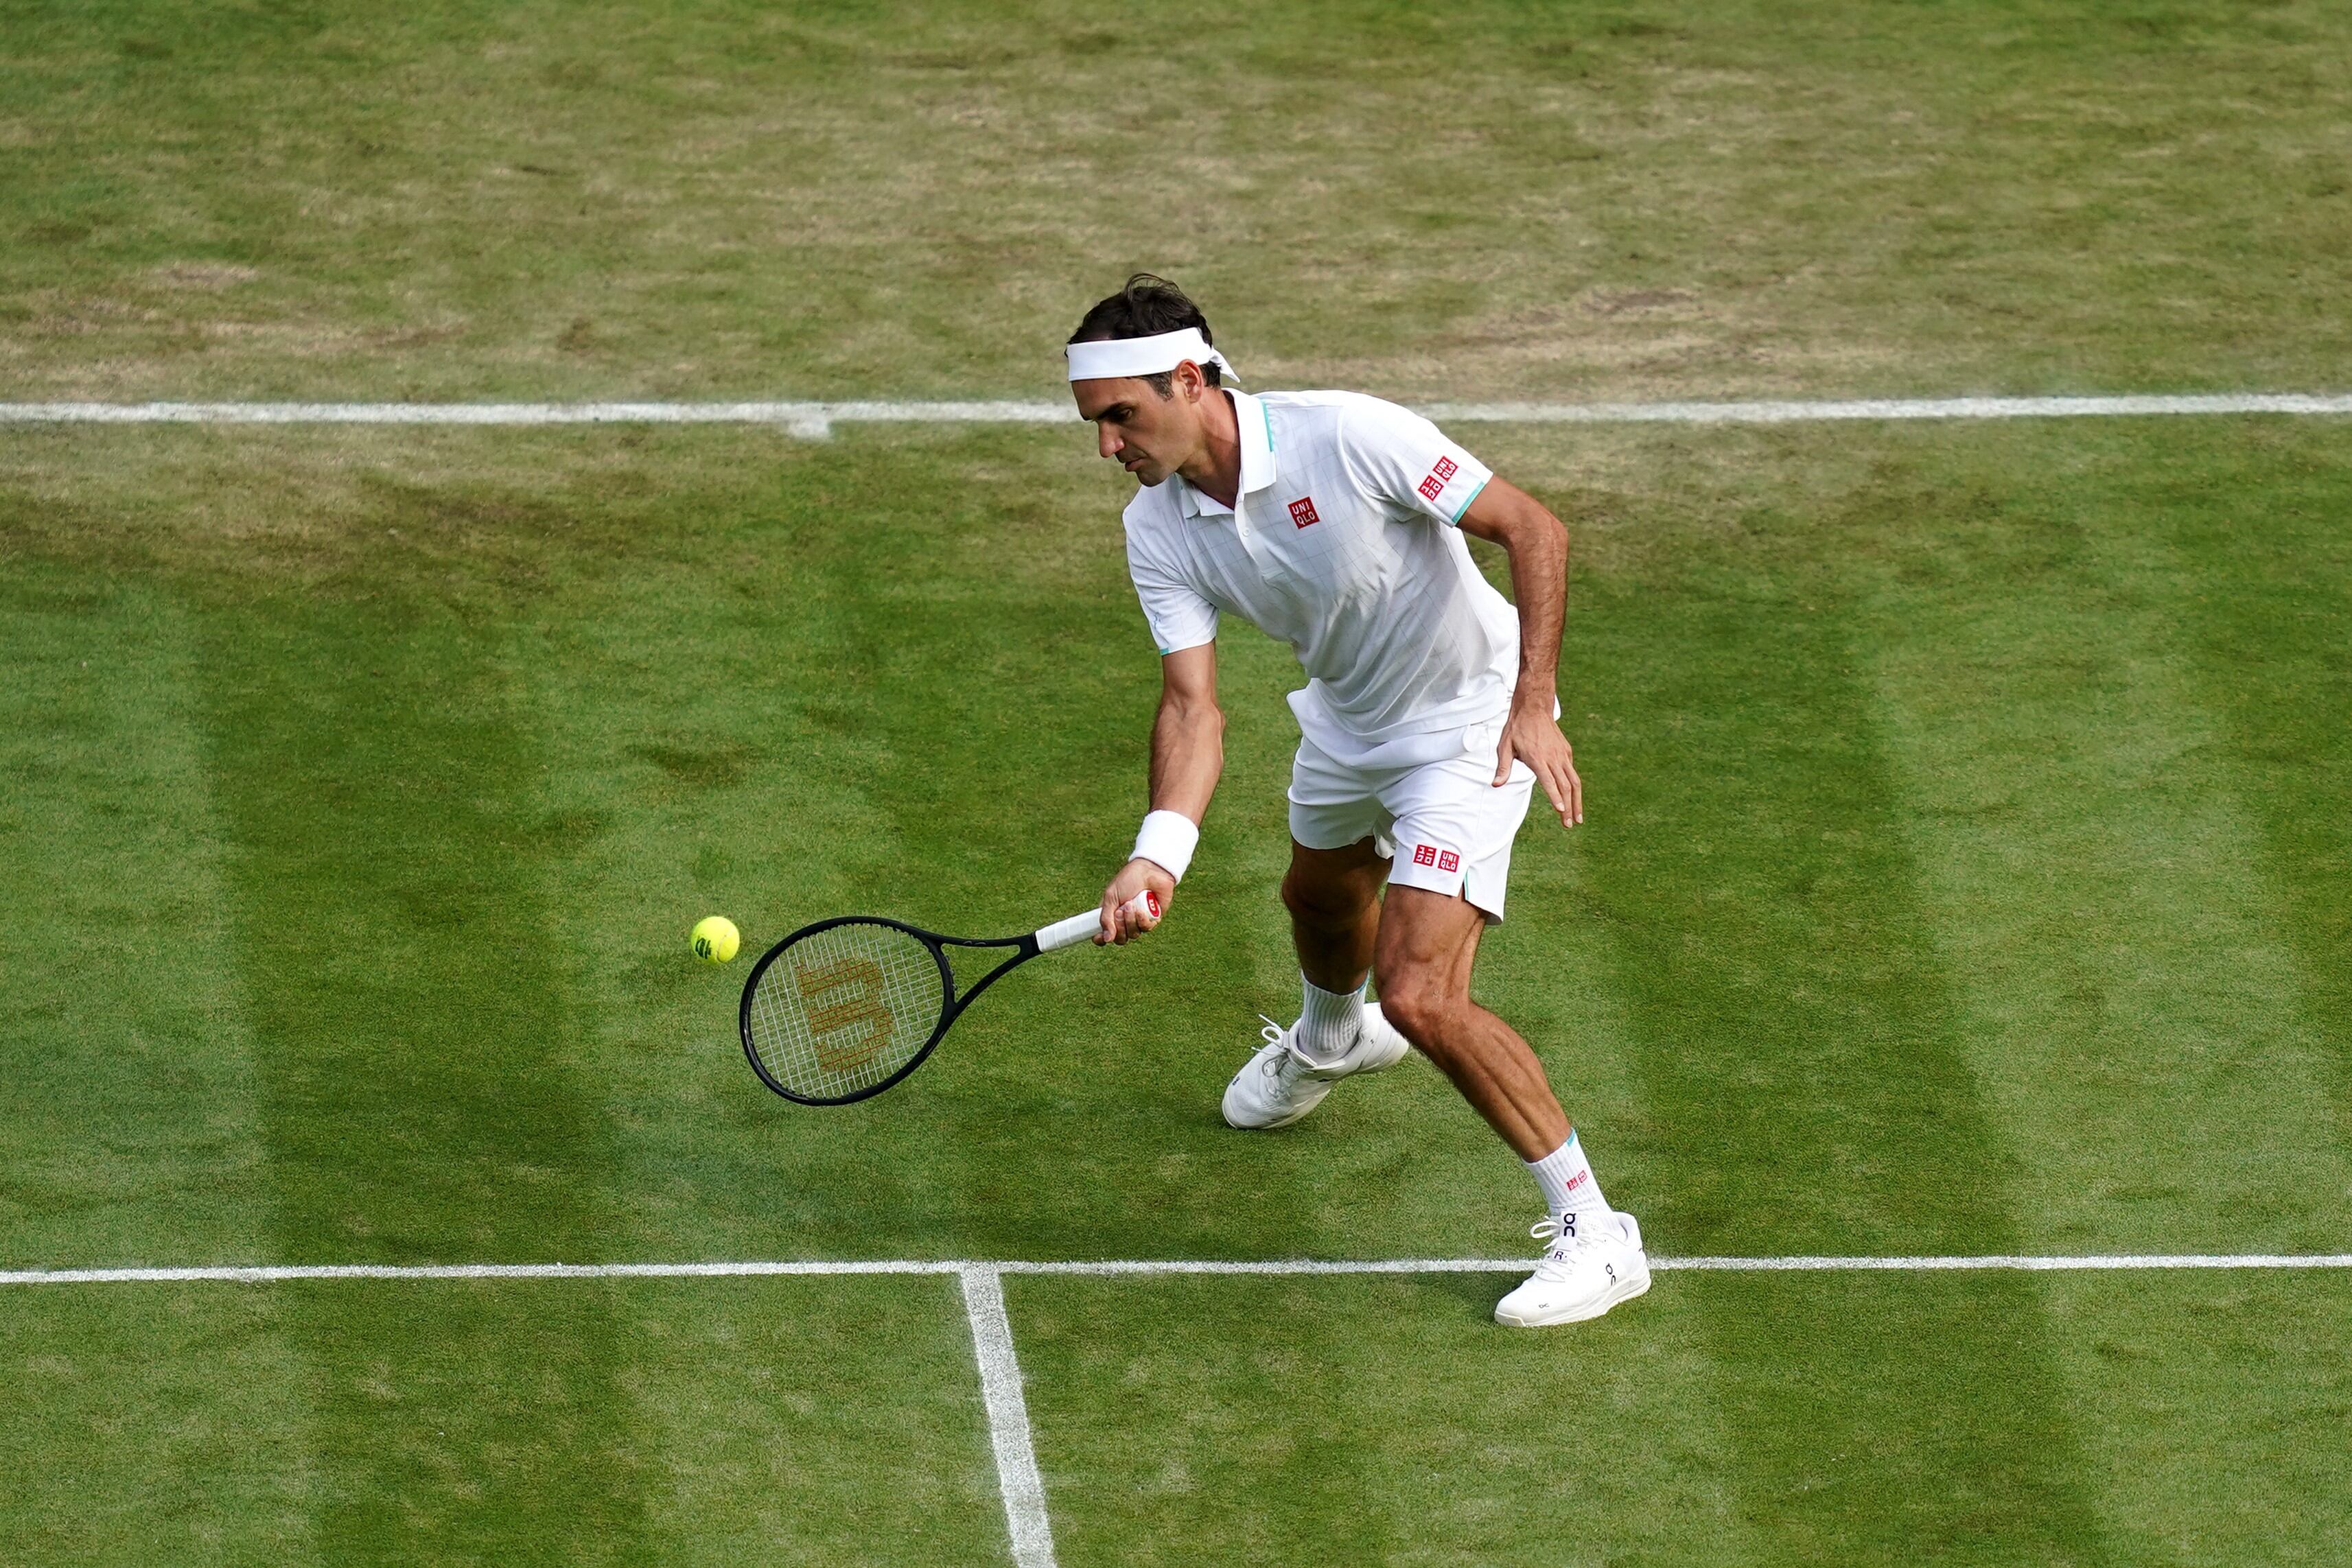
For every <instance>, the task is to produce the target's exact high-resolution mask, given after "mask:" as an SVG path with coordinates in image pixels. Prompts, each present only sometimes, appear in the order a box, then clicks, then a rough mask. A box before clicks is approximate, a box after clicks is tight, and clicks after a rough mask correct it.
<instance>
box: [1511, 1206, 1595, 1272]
mask: <svg viewBox="0 0 2352 1568" xmlns="http://www.w3.org/2000/svg"><path fill="white" fill-rule="evenodd" d="M1528 1235H1530V1236H1532V1237H1534V1238H1535V1239H1537V1240H1538V1241H1540V1242H1542V1243H1544V1258H1545V1260H1547V1261H1549V1260H1552V1259H1555V1258H1559V1259H1565V1258H1567V1257H1569V1256H1570V1254H1571V1253H1575V1252H1580V1251H1582V1250H1583V1249H1585V1248H1587V1247H1590V1246H1591V1245H1592V1244H1593V1243H1594V1242H1595V1241H1597V1240H1599V1239H1600V1234H1599V1232H1597V1231H1595V1230H1592V1229H1591V1228H1585V1227H1580V1226H1579V1225H1578V1224H1577V1222H1576V1215H1575V1214H1574V1213H1573V1212H1570V1213H1567V1214H1548V1215H1546V1216H1544V1218H1541V1219H1538V1220H1537V1221H1536V1222H1535V1223H1534V1224H1533V1225H1530V1226H1528Z"/></svg>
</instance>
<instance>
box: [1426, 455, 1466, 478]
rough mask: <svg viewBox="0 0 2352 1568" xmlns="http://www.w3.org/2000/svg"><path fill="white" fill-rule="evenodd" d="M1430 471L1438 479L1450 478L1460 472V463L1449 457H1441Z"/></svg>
mask: <svg viewBox="0 0 2352 1568" xmlns="http://www.w3.org/2000/svg"><path fill="white" fill-rule="evenodd" d="M1430 472H1431V473H1433V474H1434V475H1436V476H1438V477H1439V478H1440V479H1451V478H1453V477H1454V476H1455V475H1456V474H1459V473H1461V472H1462V466H1461V465H1460V464H1457V463H1456V462H1454V459H1453V458H1451V457H1441V458H1439V459H1438V460H1437V466H1436V467H1434V468H1433V469H1431V470H1430Z"/></svg>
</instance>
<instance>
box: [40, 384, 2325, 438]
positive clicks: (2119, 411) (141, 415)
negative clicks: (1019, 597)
mask: <svg viewBox="0 0 2352 1568" xmlns="http://www.w3.org/2000/svg"><path fill="white" fill-rule="evenodd" d="M1419 406H1420V408H1421V411H1422V412H1423V413H1426V414H1427V415H1429V417H1431V418H1432V419H1435V420H1441V421H1444V422H1448V423H1486V424H1496V423H1506V424H1649V423H1666V424H1788V423H1799V422H1803V421H1811V420H1853V419H2078V418H2085V417H2095V416H2105V417H2117V416H2146V415H2157V414H2234V413H2292V414H2347V413H2352V393H2337V392H2219V393H2205V392H2199V393H2188V394H2126V395H2119V396H2106V397H1945V398H1860V399H1852V398H1849V399H1825V400H1801V399H1799V400H1779V401H1765V402H1434V403H1425V404H1421V405H1419ZM1076 418H1077V415H1076V412H1075V411H1074V410H1073V409H1072V407H1071V405H1070V404H1068V403H1066V402H1013V401H1005V402H921V401H916V402H891V401H887V400H877V399H856V400H852V401H848V402H9V403H0V424H495V425H510V424H765V425H773V426H776V427H778V428H780V429H782V430H783V431H785V432H787V433H788V434H793V435H800V436H806V437H809V438H812V439H822V438H823V437H824V436H827V435H830V434H833V427H834V426H835V425H836V424H1063V423H1076Z"/></svg>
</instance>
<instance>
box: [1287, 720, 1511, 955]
mask: <svg viewBox="0 0 2352 1568" xmlns="http://www.w3.org/2000/svg"><path fill="white" fill-rule="evenodd" d="M1469 733H1470V739H1469V742H1468V744H1467V745H1466V746H1465V749H1464V751H1463V752H1461V753H1460V754H1459V755H1456V756H1453V757H1447V758H1441V759H1440V760H1438V761H1435V762H1423V763H1420V764H1418V765H1416V766H1412V767H1407V768H1351V767H1349V766H1348V765H1347V764H1345V763H1343V762H1340V761H1339V760H1338V759H1337V758H1333V757H1332V756H1331V755H1330V754H1329V753H1328V752H1326V751H1324V750H1323V749H1322V748H1321V747H1318V746H1317V745H1316V744H1315V743H1314V742H1313V741H1311V740H1305V739H1302V740H1301V741H1299V743H1298V756H1297V758H1296V759H1295V760H1294V761H1293V762H1292V763H1291V765H1290V836H1291V837H1292V838H1294V839H1296V840H1297V841H1299V842H1300V843H1302V844H1304V845H1306V846H1307V848H1308V849H1310V850H1338V849H1345V848H1347V847H1348V846H1349V844H1354V843H1361V842H1362V841H1363V840H1364V839H1365V837H1366V836H1367V835H1370V838H1371V839H1372V840H1373V847H1374V848H1375V849H1376V850H1378V851H1379V852H1381V854H1383V855H1386V856H1389V857H1391V864H1390V868H1389V881H1390V882H1391V883H1402V885H1404V886H1406V887H1420V888H1426V889H1428V890H1429V891H1430V892H1432V893H1435V894H1443V895H1444V896H1445V897H1448V898H1451V897H1452V896H1454V894H1457V893H1458V894H1461V895H1462V896H1463V897H1464V898H1465V900H1467V901H1468V902H1469V904H1470V905H1471V906H1472V907H1473V908H1475V909H1476V910H1477V911H1478V912H1479V913H1480V914H1482V915H1485V916H1486V923H1487V924H1488V925H1501V924H1502V921H1503V896H1504V893H1505V889H1506V887H1507V883H1509V881H1510V877H1511V841H1512V839H1514V838H1516V837H1517V834H1518V831H1519V824H1520V823H1521V822H1523V821H1526V820H1527V815H1528V796H1529V795H1530V794H1531V793H1532V792H1533V790H1534V789H1535V782H1536V776H1535V770H1534V769H1532V768H1529V767H1528V765H1527V764H1526V763H1524V762H1520V761H1517V760H1516V759H1515V760H1513V762H1512V763H1511V776H1510V779H1508V781H1507V782H1506V783H1504V784H1503V785H1502V786H1501V787H1500V788H1497V787H1496V783H1495V739H1496V727H1495V726H1479V727H1476V728H1475V729H1473V730H1472V731H1471V732H1469ZM1482 742H1483V744H1482Z"/></svg>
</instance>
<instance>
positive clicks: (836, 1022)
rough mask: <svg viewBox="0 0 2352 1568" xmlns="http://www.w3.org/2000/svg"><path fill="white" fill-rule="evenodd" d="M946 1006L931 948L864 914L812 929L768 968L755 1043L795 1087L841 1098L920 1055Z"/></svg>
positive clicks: (772, 1070) (769, 1065) (764, 1060)
mask: <svg viewBox="0 0 2352 1568" xmlns="http://www.w3.org/2000/svg"><path fill="white" fill-rule="evenodd" d="M946 1007H947V991H946V988H945V986H944V985H943V983H942V982H941V980H940V966H939V961H938V960H937V959H936V958H935V957H933V956H932V954H931V949H930V948H929V946H926V945H925V944H924V943H922V942H921V941H919V940H918V939H917V938H915V937H914V936H909V935H908V933H906V932H904V931H901V930H899V929H898V928H897V927H896V926H890V925H869V924H866V923H865V922H863V921H856V922H852V923H850V924H847V925H835V926H832V927H830V928H828V929H826V930H823V931H817V932H812V933H811V934H809V935H808V936H803V937H802V938H801V939H800V940H799V941H797V942H794V943H793V945H792V946H789V947H787V948H785V949H784V950H783V952H782V953H781V954H779V955H777V956H776V960H775V962H773V963H772V964H770V965H769V966H768V967H767V969H766V971H765V972H764V973H762V974H761V977H760V981H759V984H758V985H757V986H755V987H754V988H752V992H751V1049H752V1051H753V1052H754V1054H756V1055H757V1056H758V1057H759V1060H760V1065H761V1067H762V1068H764V1069H766V1070H767V1071H768V1074H769V1075H770V1076H771V1077H772V1078H773V1079H774V1080H775V1081H776V1082H778V1083H781V1084H782V1085H783V1086H784V1087H785V1088H786V1089H788V1090H790V1091H792V1092H793V1093H794V1094H796V1095H803V1096H806V1097H807V1098H809V1099H813V1100H835V1099H840V1098H843V1097H845V1096H846V1095H850V1094H855V1093H856V1092H858V1091H859V1090H861V1089H870V1088H872V1087H873V1086H874V1085H876V1084H877V1083H880V1082H883V1081H884V1080H885V1079H887V1078H888V1077H890V1076H891V1074H893V1073H895V1072H897V1071H898V1070H899V1069H900V1068H902V1067H904V1066H906V1065H907V1063H908V1061H912V1060H913V1059H914V1058H915V1056H916V1054H917V1053H918V1052H919V1051H921V1050H922V1049H923V1047H924V1046H926V1045H928V1044H929V1042H930V1038H931V1033H932V1031H933V1030H936V1029H937V1028H938V1027H939V1021H940V1014H941V1013H942V1012H943V1011H945V1010H946Z"/></svg>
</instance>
